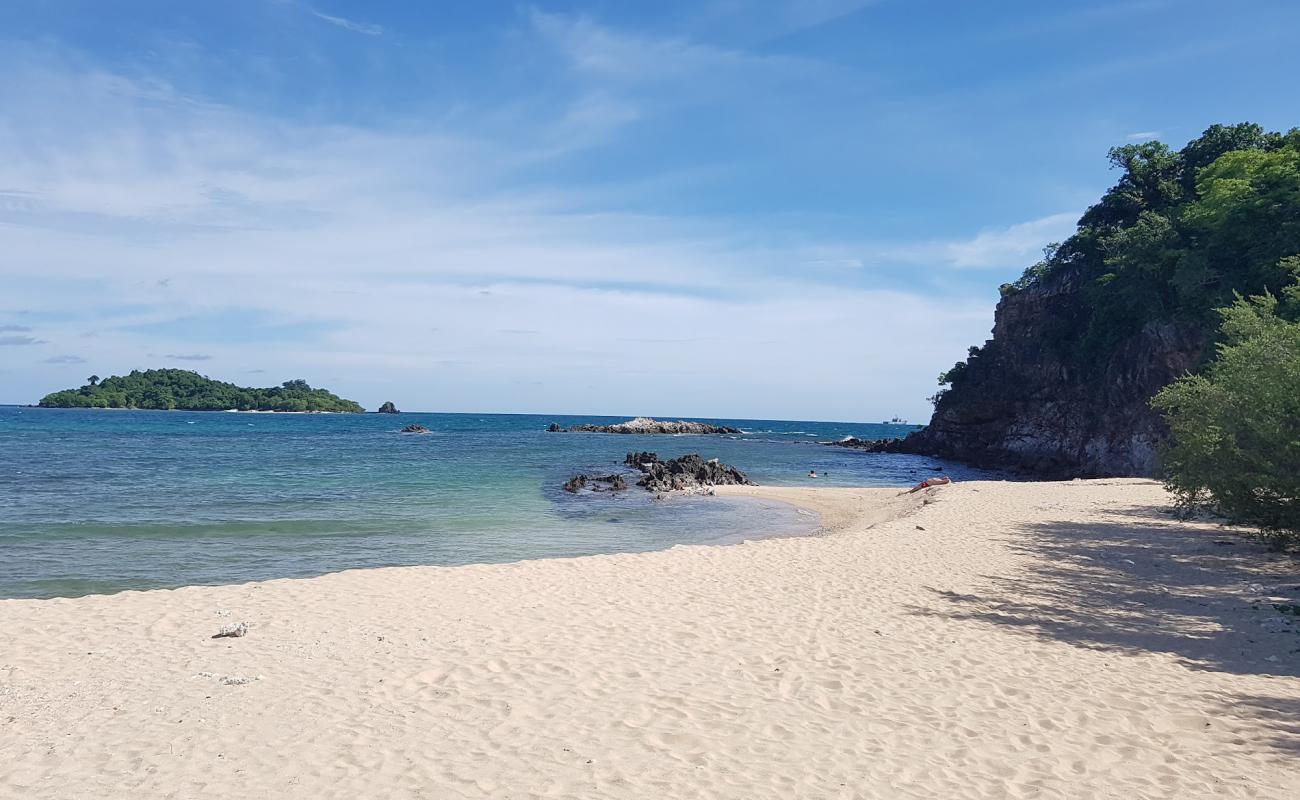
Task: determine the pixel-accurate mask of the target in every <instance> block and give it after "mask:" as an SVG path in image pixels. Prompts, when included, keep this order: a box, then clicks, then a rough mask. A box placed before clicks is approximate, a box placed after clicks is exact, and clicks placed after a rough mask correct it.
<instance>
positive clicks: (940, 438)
mask: <svg viewBox="0 0 1300 800" xmlns="http://www.w3.org/2000/svg"><path fill="white" fill-rule="evenodd" d="M1081 283H1082V281H1081V278H1080V275H1079V272H1078V271H1077V270H1062V271H1060V272H1058V273H1056V274H1053V275H1052V276H1050V277H1048V278H1046V279H1044V280H1042V281H1040V282H1037V283H1035V284H1033V285H1031V286H1028V287H1027V288H1025V289H1023V290H1020V291H1016V292H1011V293H1007V294H1006V295H1005V296H1004V297H1003V299H1002V301H1001V302H1000V303H998V307H997V311H996V313H995V316H994V324H993V338H992V339H990V340H989V341H988V342H987V343H986V344H985V345H984V347H982V348H980V349H979V350H978V351H976V352H975V353H974V354H973V355H972V357H971V358H970V359H969V360H968V361H967V364H966V366H965V368H964V369H962V370H961V373H960V377H957V378H955V379H954V381H953V385H952V387H951V388H950V389H948V390H947V391H946V392H944V393H943V394H942V395H941V396H940V398H939V399H938V401H937V403H936V405H935V409H934V416H933V418H932V419H931V420H930V424H929V426H927V427H926V428H925V429H924V430H921V431H918V432H916V433H914V434H911V435H910V436H908V437H907V438H906V439H904V440H902V441H901V442H898V443H897V444H895V445H893V446H892V447H889V448H888V449H890V450H894V451H899V452H913V453H924V454H927V455H935V456H941V457H947V458H953V459H957V460H960V461H965V462H968V463H972V464H976V465H981V466H989V467H1005V468H1012V469H1016V470H1020V471H1023V472H1028V473H1031V474H1033V475H1036V476H1040V477H1045V478H1071V477H1097V476H1114V475H1154V474H1156V470H1157V466H1158V465H1157V462H1156V449H1157V445H1158V444H1159V442H1160V440H1161V439H1162V438H1163V436H1164V432H1165V428H1164V424H1163V422H1162V421H1161V420H1160V417H1159V415H1158V414H1157V413H1156V412H1154V411H1152V409H1151V408H1150V406H1149V405H1148V402H1149V400H1150V399H1151V397H1152V395H1154V394H1155V393H1156V392H1157V391H1159V390H1160V389H1161V388H1162V387H1164V386H1165V385H1166V384H1168V383H1169V382H1170V381H1172V380H1174V379H1175V378H1177V377H1179V376H1180V375H1182V374H1184V373H1186V372H1187V371H1189V370H1193V369H1195V367H1196V366H1197V365H1198V363H1199V362H1200V360H1201V355H1202V352H1203V350H1204V348H1205V346H1206V337H1205V332H1204V327H1203V326H1197V325H1194V324H1191V325H1180V324H1178V323H1174V322H1150V323H1147V324H1146V325H1145V326H1143V327H1142V328H1141V329H1140V330H1139V331H1138V332H1137V333H1136V334H1135V335H1132V336H1130V337H1128V338H1126V339H1124V340H1123V341H1121V342H1120V343H1119V344H1118V346H1117V347H1116V348H1115V349H1114V350H1113V351H1112V352H1111V354H1110V356H1109V357H1108V358H1107V359H1106V360H1105V363H1097V362H1092V363H1088V362H1083V363H1079V362H1078V360H1077V358H1074V357H1072V356H1069V355H1067V352H1068V351H1067V350H1065V348H1064V347H1063V346H1062V344H1061V342H1062V338H1063V337H1062V332H1068V331H1078V330H1083V329H1085V328H1086V327H1087V325H1088V315H1089V313H1090V312H1089V310H1088V308H1087V306H1086V303H1085V302H1084V300H1083V298H1081V296H1080V287H1081Z"/></svg>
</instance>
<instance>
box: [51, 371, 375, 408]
mask: <svg viewBox="0 0 1300 800" xmlns="http://www.w3.org/2000/svg"><path fill="white" fill-rule="evenodd" d="M40 404H41V405H42V406H44V407H46V408H148V409H162V410H172V409H176V410H181V411H224V410H226V409H231V408H234V409H238V410H240V411H346V412H352V413H359V412H361V411H363V409H362V408H361V406H360V405H358V404H356V403H354V402H352V401H351V400H344V399H343V398H341V397H338V396H337V395H335V394H333V393H332V392H329V391H326V390H325V389H313V388H312V387H311V386H308V385H307V382H306V381H304V380H292V381H285V382H284V383H283V384H282V385H280V386H276V387H274V388H270V389H250V388H246V387H242V386H236V385H235V384H233V383H226V382H224V381H214V380H212V379H211V378H205V377H204V376H202V375H200V374H198V373H197V372H191V371H189V370H184V369H148V370H144V371H143V372H141V371H140V370H132V371H131V374H129V375H123V376H121V377H118V376H113V377H110V378H105V379H103V380H102V381H101V380H100V379H99V376H98V375H91V376H90V378H88V379H87V381H86V385H85V386H82V387H81V388H80V389H67V390H65V391H62V392H54V393H52V394H47V395H46V396H45V397H43V398H41V402H40Z"/></svg>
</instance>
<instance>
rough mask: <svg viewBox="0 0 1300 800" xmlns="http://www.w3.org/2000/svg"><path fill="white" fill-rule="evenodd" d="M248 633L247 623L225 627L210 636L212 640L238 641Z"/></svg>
mask: <svg viewBox="0 0 1300 800" xmlns="http://www.w3.org/2000/svg"><path fill="white" fill-rule="evenodd" d="M247 633H248V623H247V622H240V623H237V624H235V625H225V626H223V627H222V628H221V630H219V631H217V632H216V633H215V634H213V635H212V638H213V639H232V638H233V639H238V638H240V637H242V636H244V635H246V634H247Z"/></svg>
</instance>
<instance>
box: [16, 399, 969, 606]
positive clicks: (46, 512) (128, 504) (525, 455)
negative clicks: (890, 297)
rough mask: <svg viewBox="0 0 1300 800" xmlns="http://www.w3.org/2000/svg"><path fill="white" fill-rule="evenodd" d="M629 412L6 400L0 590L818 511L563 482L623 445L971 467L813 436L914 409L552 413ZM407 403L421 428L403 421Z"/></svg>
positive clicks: (222, 578) (532, 554) (697, 526)
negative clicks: (334, 409)
mask: <svg viewBox="0 0 1300 800" xmlns="http://www.w3.org/2000/svg"><path fill="white" fill-rule="evenodd" d="M623 419H625V418H623V417H572V416H531V415H504V414H409V413H404V414H400V415H396V416H393V415H383V414H247V413H223V412H183V411H170V412H168V411H95V410H70V409H69V410H65V409H41V408H24V407H15V406H0V597H55V596H76V595H83V594H92V593H105V592H114V591H121V590H124V589H146V588H159V587H173V586H182V585H188V584H219V583H238V582H244V581H251V580H263V579H268V578H280V577H301V576H310V575H319V574H321V573H325V572H333V571H337V570H342V569H351V568H355V567H375V566H388V565H405V564H446V565H450V564H467V563H474V562H501V561H516V560H519V559H527V558H543V557H554V556H577V555H586V554H592V553H612V552H627V551H642V550H658V549H663V548H667V547H671V546H673V545H675V544H700V543H725V542H732V541H739V540H740V539H742V538H754V537H758V536H768V535H789V534H800V533H807V532H811V531H812V530H814V529H815V527H816V519H815V518H814V517H811V516H809V515H807V514H806V513H804V512H800V511H797V510H795V509H793V508H791V507H789V506H786V505H783V504H778V503H771V502H765V501H757V500H741V499H726V498H719V497H673V498H671V499H669V500H665V501H655V500H653V498H652V496H651V495H650V494H649V493H648V492H645V491H643V490H641V489H639V488H635V489H631V490H629V491H626V492H620V493H610V494H600V495H591V494H583V495H576V496H575V495H570V494H567V493H565V492H564V491H563V490H561V489H560V485H561V484H562V483H563V482H564V480H565V479H566V478H568V477H570V476H571V475H573V474H575V473H577V472H590V471H600V472H610V471H616V470H618V469H619V467H620V464H621V462H622V460H623V456H624V454H625V453H626V452H627V451H629V450H651V451H655V452H658V453H659V454H660V456H661V457H665V458H667V457H675V456H679V455H682V454H685V453H690V452H698V453H700V454H701V455H703V456H704V457H706V458H713V457H716V458H720V459H722V461H724V462H726V463H730V464H734V465H736V466H738V467H740V468H741V469H742V470H745V471H746V472H747V473H748V474H749V475H750V477H751V478H752V479H753V480H754V481H756V482H758V483H760V484H808V485H818V486H828V485H829V486H904V485H909V484H913V483H915V482H916V481H918V480H920V479H922V478H925V477H928V476H930V475H933V474H934V473H933V472H932V471H931V470H930V467H932V466H942V467H943V468H944V470H945V471H946V472H947V473H948V474H950V475H952V477H954V478H957V479H960V478H969V477H977V476H980V475H982V473H979V472H977V471H974V470H971V469H969V468H963V467H961V466H958V465H954V464H944V463H941V462H938V461H936V460H934V459H929V458H922V457H917V456H902V455H873V454H867V453H861V452H856V451H851V450H844V449H840V448H832V447H825V446H821V445H818V444H816V442H817V441H818V440H831V439H839V438H842V437H844V436H849V435H853V436H859V437H863V438H881V437H887V436H898V435H902V434H904V433H906V432H907V431H909V430H912V429H913V428H912V427H911V426H904V425H877V424H859V423H828V422H783V421H774V420H707V421H710V422H716V423H720V424H725V425H730V426H732V427H737V428H740V429H742V430H743V431H744V433H743V434H742V435H737V436H731V437H727V436H625V435H617V434H588V433H562V434H556V433H546V432H545V431H544V429H545V427H546V426H547V424H549V423H551V422H558V423H560V424H561V425H571V424H574V423H578V422H596V423H608V422H619V421H622V420H623ZM409 423H420V424H422V425H424V426H426V427H427V428H429V429H430V430H431V431H432V432H431V433H429V434H425V435H412V434H402V433H399V432H398V430H399V429H400V428H401V427H402V426H403V425H406V424H409ZM814 468H815V469H816V470H817V472H818V473H819V474H821V475H822V476H823V477H821V478H818V479H816V481H815V482H814V481H813V480H812V479H810V478H808V477H807V475H808V471H809V470H810V469H814Z"/></svg>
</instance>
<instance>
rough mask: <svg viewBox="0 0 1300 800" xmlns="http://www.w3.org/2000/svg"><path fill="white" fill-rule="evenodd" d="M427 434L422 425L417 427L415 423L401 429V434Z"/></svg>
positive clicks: (427, 430) (426, 429)
mask: <svg viewBox="0 0 1300 800" xmlns="http://www.w3.org/2000/svg"><path fill="white" fill-rule="evenodd" d="M428 432H429V429H428V428H426V427H424V426H423V425H418V424H415V423H412V424H410V425H407V426H406V427H405V428H402V433H428Z"/></svg>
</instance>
